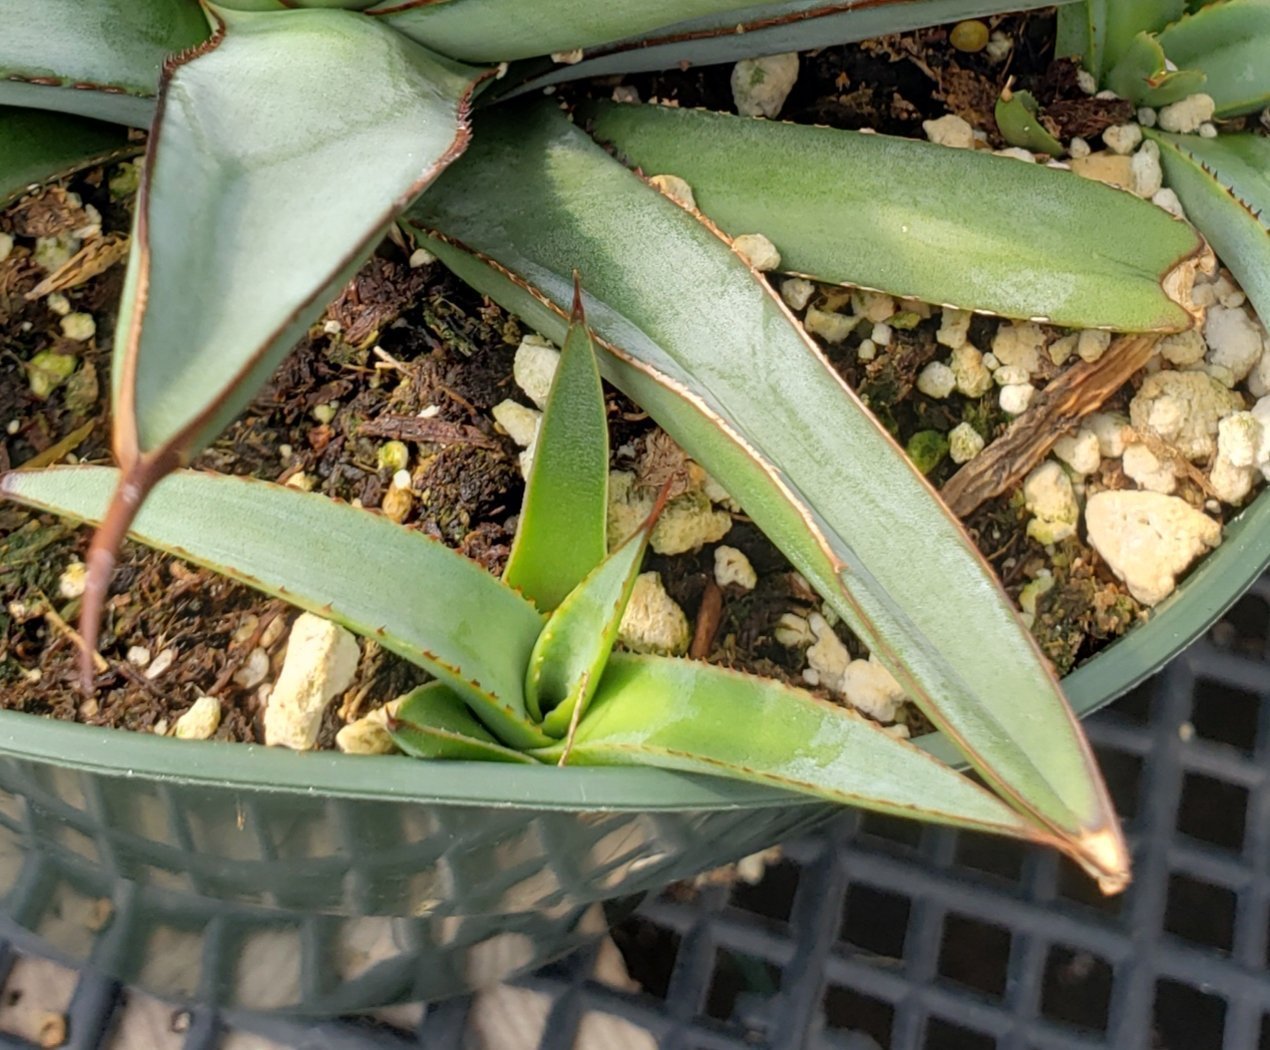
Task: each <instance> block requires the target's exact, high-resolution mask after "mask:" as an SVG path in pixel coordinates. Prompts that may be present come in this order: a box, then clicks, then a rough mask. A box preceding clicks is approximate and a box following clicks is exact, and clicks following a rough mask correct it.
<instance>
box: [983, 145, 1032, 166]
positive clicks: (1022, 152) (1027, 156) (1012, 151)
mask: <svg viewBox="0 0 1270 1050" xmlns="http://www.w3.org/2000/svg"><path fill="white" fill-rule="evenodd" d="M992 152H993V154H994V155H995V156H997V157H1009V158H1010V159H1011V160H1021V161H1023V162H1024V163H1027V164H1035V163H1036V155H1035V154H1034V153H1032V151H1031V150H1026V149H1023V147H1022V146H1010V147H1008V148H1007V149H998V150H993V151H992Z"/></svg>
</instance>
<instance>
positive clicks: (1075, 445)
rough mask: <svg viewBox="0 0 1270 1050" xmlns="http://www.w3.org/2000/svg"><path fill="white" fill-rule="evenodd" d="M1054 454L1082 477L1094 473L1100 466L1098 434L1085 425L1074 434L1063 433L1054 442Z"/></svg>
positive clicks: (1100, 451) (1100, 452) (1100, 453)
mask: <svg viewBox="0 0 1270 1050" xmlns="http://www.w3.org/2000/svg"><path fill="white" fill-rule="evenodd" d="M1054 455H1055V457H1056V458H1058V459H1060V460H1062V461H1063V462H1064V463H1066V464H1067V465H1068V467H1070V468H1071V470H1072V472H1073V473H1075V474H1079V475H1081V476H1082V477H1084V476H1086V475H1089V474H1094V473H1096V472H1097V470H1098V468H1099V467H1100V466H1102V449H1101V448H1100V447H1099V442H1098V435H1097V434H1095V433H1094V432H1093V431H1092V430H1089V429H1088V428H1086V427H1081V428H1080V429H1079V430H1077V431H1076V433H1074V434H1064V435H1063V436H1062V437H1061V438H1059V439H1058V440H1057V441H1056V442H1054Z"/></svg>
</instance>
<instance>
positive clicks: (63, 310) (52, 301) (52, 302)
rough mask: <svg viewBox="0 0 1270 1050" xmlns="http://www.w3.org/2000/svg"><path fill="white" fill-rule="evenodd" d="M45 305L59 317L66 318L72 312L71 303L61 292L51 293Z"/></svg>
mask: <svg viewBox="0 0 1270 1050" xmlns="http://www.w3.org/2000/svg"><path fill="white" fill-rule="evenodd" d="M44 305H45V306H47V307H48V308H49V309H50V310H51V311H52V312H53V313H55V314H57V316H58V317H65V316H66V315H67V314H69V313H70V312H71V301H70V300H69V299H67V298H66V296H64V295H63V294H62V293H61V292H50V293H49V295H48V297H47V298H46V299H45V300H44Z"/></svg>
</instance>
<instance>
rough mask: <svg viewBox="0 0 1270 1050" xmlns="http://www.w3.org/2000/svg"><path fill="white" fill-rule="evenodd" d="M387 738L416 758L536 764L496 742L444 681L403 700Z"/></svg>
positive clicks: (410, 694)
mask: <svg viewBox="0 0 1270 1050" xmlns="http://www.w3.org/2000/svg"><path fill="white" fill-rule="evenodd" d="M388 735H389V736H390V737H392V740H393V743H395V744H396V745H397V746H398V747H399V748H401V750H402V751H404V752H405V753H406V754H407V755H410V756H412V757H414V758H452V759H466V760H471V761H477V762H529V763H532V762H533V761H534V760H533V759H532V758H530V757H529V756H527V755H524V754H522V753H521V752H519V751H513V750H512V749H511V748H509V747H503V745H502V744H500V743H499V742H498V741H497V740H495V739H494V737H493V736H492V735H491V734H490V733H489V732H488V730H486V728H485V727H484V726H483V725H481V723H480V722H478V721H477V720H476V719H475V718H473V717H472V715H471V713H470V712H469V711H468V709H467V705H466V704H465V703H464V702H463V698H462V697H460V696H459V695H458V694H457V693H456V692H454V691H453V690H452V689H451V688H450V687H449V686H447V685H446V684H445V683H444V682H429V683H428V684H427V685H421V686H420V687H419V688H418V689H415V690H414V691H413V692H410V693H407V694H406V695H405V696H403V697H401V698H400V699H399V700H398V701H397V705H396V710H395V711H394V712H393V715H392V717H391V718H390V719H389V720H388Z"/></svg>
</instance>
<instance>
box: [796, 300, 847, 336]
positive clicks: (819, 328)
mask: <svg viewBox="0 0 1270 1050" xmlns="http://www.w3.org/2000/svg"><path fill="white" fill-rule="evenodd" d="M859 320H860V318H858V317H848V316H847V315H846V314H839V313H830V312H829V311H827V310H819V309H817V308H816V307H814V306H813V307H810V308H809V309H808V310H807V313H806V315H805V316H804V317H803V327H804V328H805V329H807V331H808V332H810V333H811V334H812V335H818V336H820V338H821V339H823V340H824V341H825V342H826V343H841V342H842V341H843V340H844V339H846V338H847V336H849V335H850V334H851V332H852V331H853V330H854V329H855V326H856V324H857V323H858V322H859Z"/></svg>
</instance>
